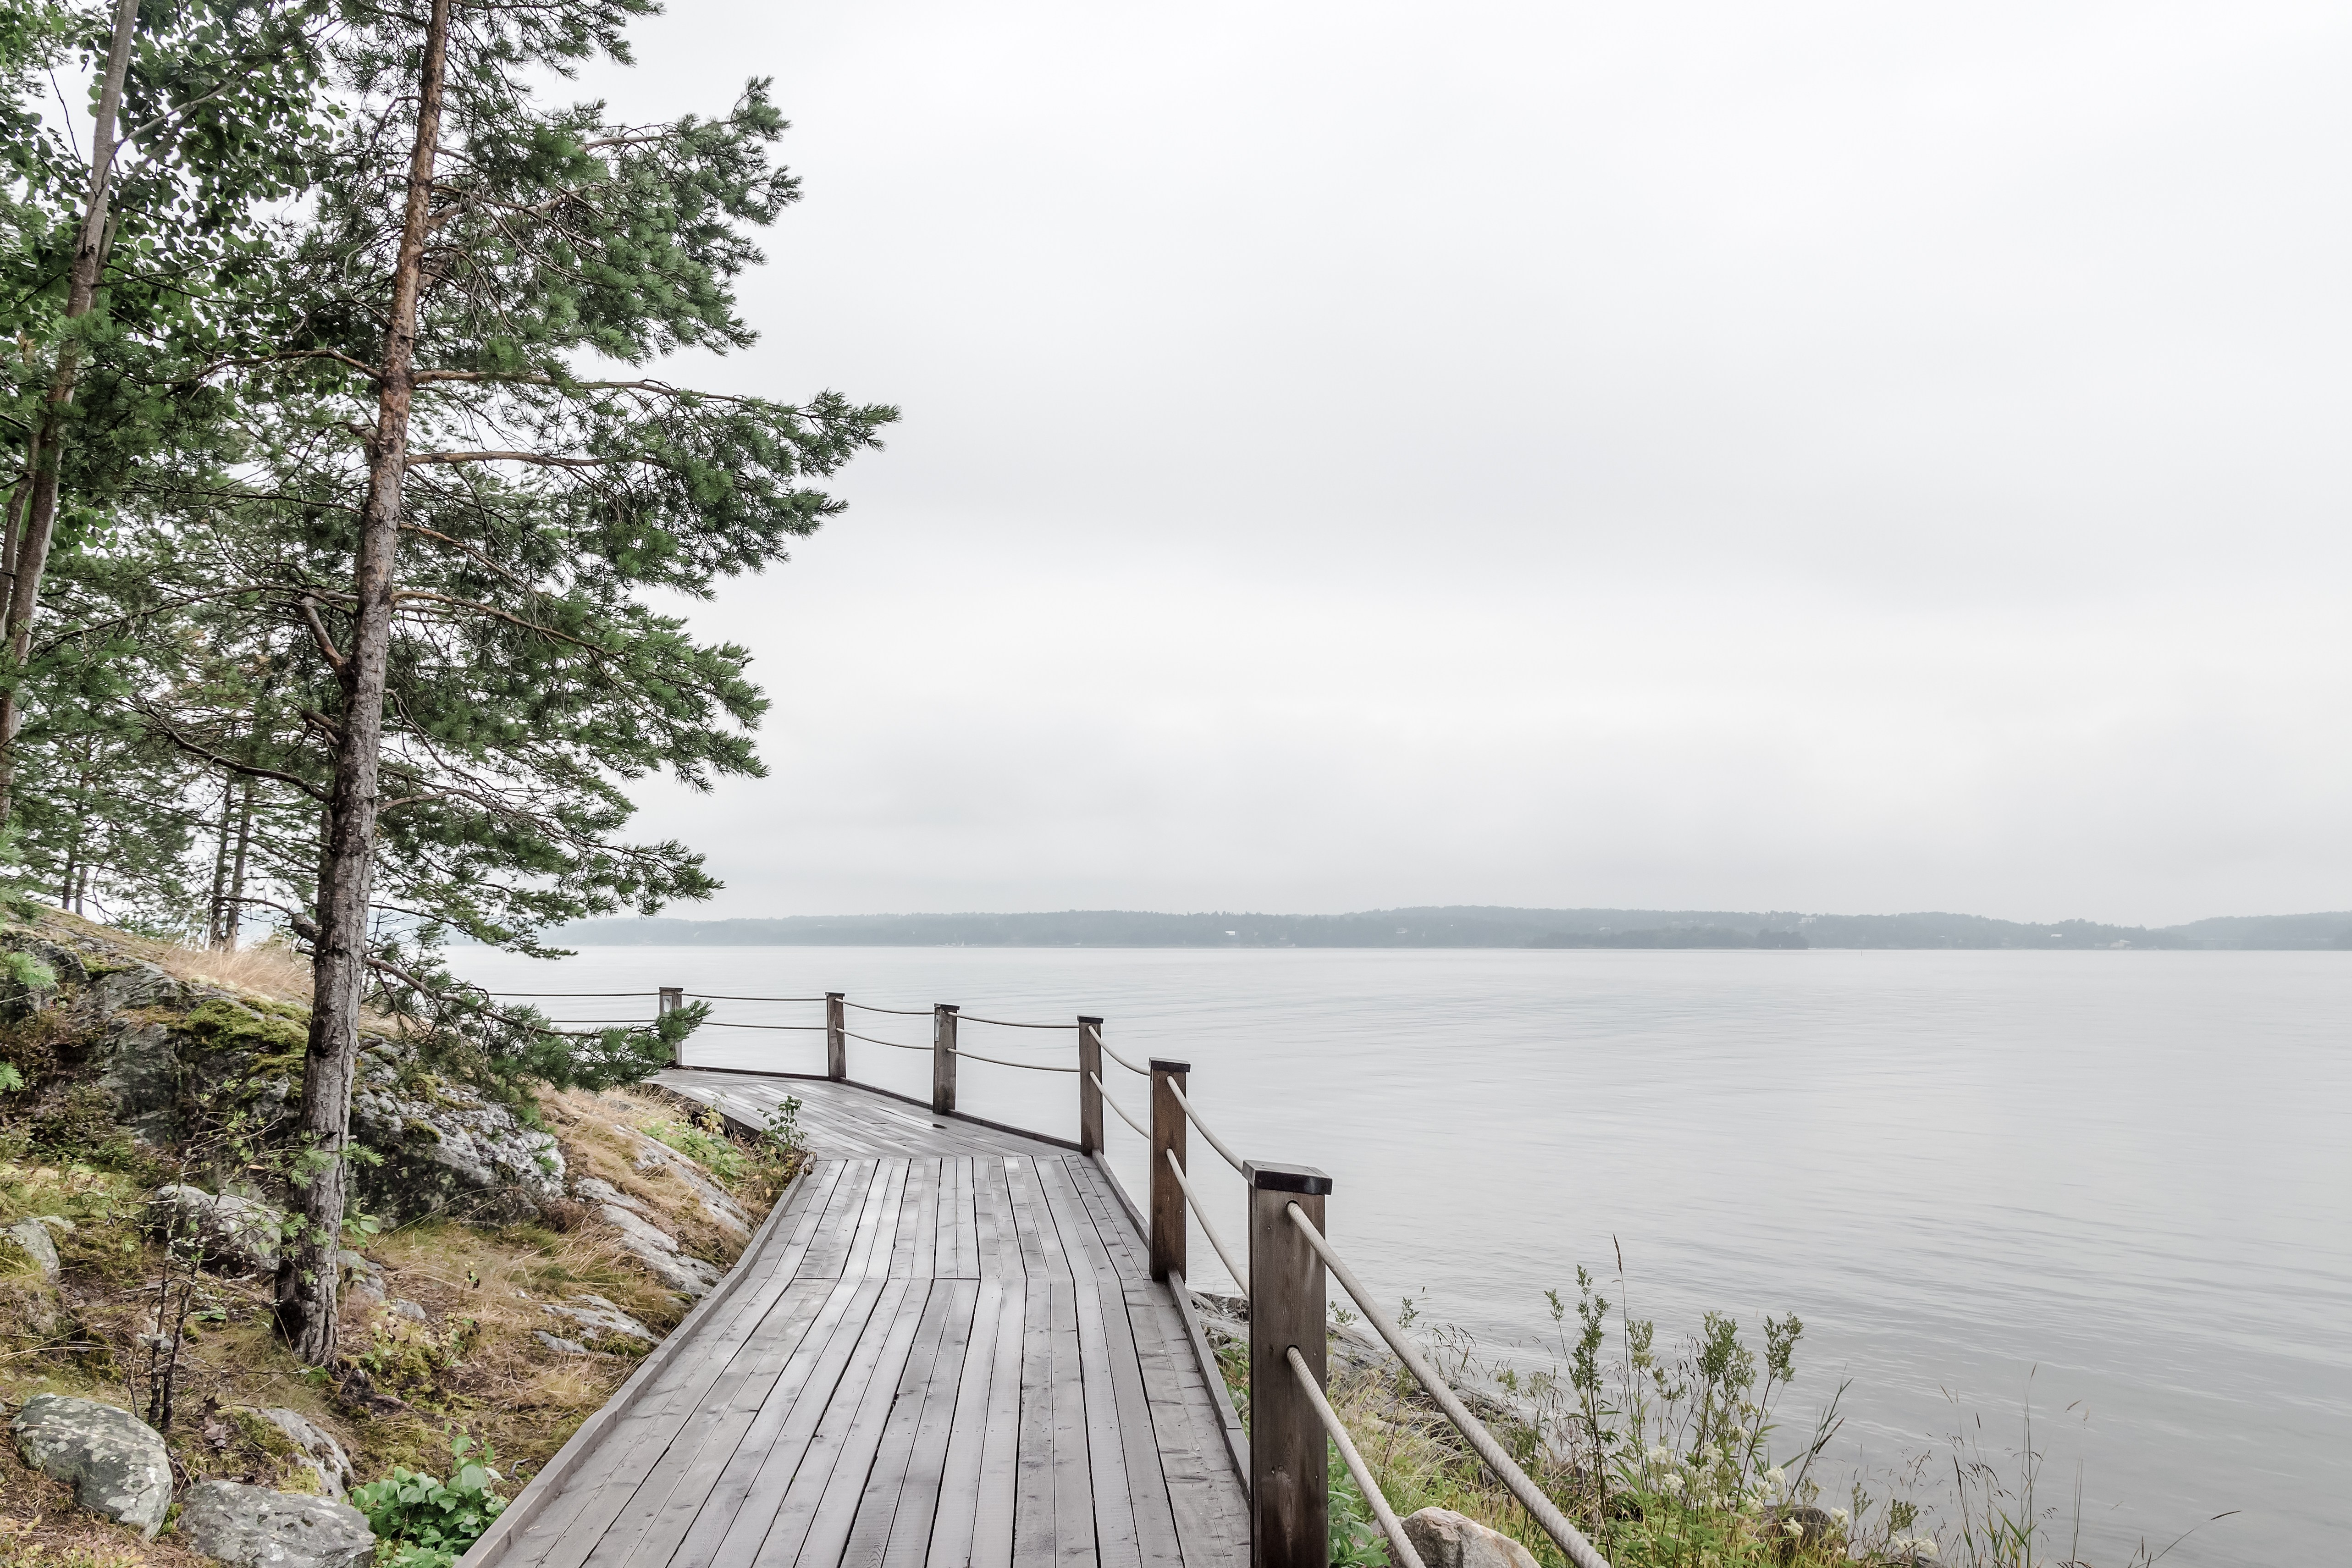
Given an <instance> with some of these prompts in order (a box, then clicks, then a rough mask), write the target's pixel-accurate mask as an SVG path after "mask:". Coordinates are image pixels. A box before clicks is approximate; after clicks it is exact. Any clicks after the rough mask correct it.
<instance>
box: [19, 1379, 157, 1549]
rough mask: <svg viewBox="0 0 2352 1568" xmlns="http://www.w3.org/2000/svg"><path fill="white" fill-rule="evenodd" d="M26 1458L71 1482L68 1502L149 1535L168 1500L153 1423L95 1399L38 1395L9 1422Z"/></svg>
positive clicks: (45, 1471) (47, 1473)
mask: <svg viewBox="0 0 2352 1568" xmlns="http://www.w3.org/2000/svg"><path fill="white" fill-rule="evenodd" d="M8 1429H9V1430H10V1431H11V1432H12V1433H14V1434H15V1435H16V1451H17V1452H18V1453H20V1454H22V1455H24V1457H25V1463H26V1464H28V1465H30V1466H32V1467H33V1468H35V1469H37V1470H38V1471H40V1472H41V1473H42V1474H43V1475H45V1476H47V1477H48V1478H49V1479H51V1480H56V1481H63V1482H65V1483H66V1484H67V1485H68V1486H70V1487H72V1488H73V1489H74V1501H75V1502H77V1503H79V1504H80V1505H81V1506H82V1507H83V1508H86V1509H88V1510H89V1511H90V1512H92V1513H94V1514H97V1515H98V1516H99V1517H100V1518H101V1519H110V1520H112V1521H115V1522H116V1523H118V1524H127V1525H130V1526H131V1528H133V1529H134V1530H137V1531H140V1532H141V1533H142V1534H143V1535H145V1536H146V1537H147V1539H149V1540H150V1541H152V1540H153V1539H154V1538H155V1532H156V1531H159V1530H161V1529H163V1515H164V1513H165V1511H166V1510H169V1509H170V1508H171V1506H172V1460H171V1456H170V1455H168V1454H166V1453H165V1452H164V1450H163V1438H162V1437H161V1436H158V1435H157V1434H156V1431H155V1429H154V1428H153V1427H152V1426H148V1425H147V1424H146V1423H145V1422H143V1421H142V1420H140V1419H139V1418H138V1417H136V1416H134V1415H131V1412H129V1411H127V1410H118V1409H116V1408H115V1407H114V1406H113V1405H100V1403H99V1402H98V1401H96V1400H94V1399H70V1398H68V1397H67V1396H65V1395H63V1394H35V1395H33V1397H32V1398H30V1399H28V1400H26V1401H25V1408H24V1409H22V1410H20V1411H18V1412H17V1413H16V1419H15V1420H14V1421H12V1422H10V1423H9V1424H8Z"/></svg>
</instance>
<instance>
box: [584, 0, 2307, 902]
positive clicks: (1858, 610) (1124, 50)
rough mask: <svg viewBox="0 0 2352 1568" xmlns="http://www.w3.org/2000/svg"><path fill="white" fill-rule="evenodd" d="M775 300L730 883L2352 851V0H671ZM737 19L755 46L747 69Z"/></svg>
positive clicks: (2182, 890) (746, 617)
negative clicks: (790, 528)
mask: <svg viewBox="0 0 2352 1568" xmlns="http://www.w3.org/2000/svg"><path fill="white" fill-rule="evenodd" d="M632 33H633V37H634V38H635V47H636V49H637V54H638V58H639V59H640V61H641V64H640V65H639V66H638V67H636V68H634V69H619V68H597V69H593V70H591V71H588V72H586V73H584V76H583V82H582V84H581V85H582V90H583V91H585V92H592V93H596V94H602V95H605V96H608V97H610V98H611V99H612V100H613V102H614V106H615V110H616V111H617V112H620V113H622V114H624V115H627V116H643V115H653V114H671V113H679V112H685V111H688V110H697V111H702V112H709V111H710V110H716V109H719V108H723V107H724V104H725V102H726V100H727V99H728V98H729V96H730V95H731V93H732V92H733V90H734V88H735V85H736V84H735V81H734V80H733V78H737V77H740V76H742V75H748V74H751V73H753V72H760V73H763V74H764V73H773V74H774V75H775V76H776V78H777V82H776V88H775V96H776V100H777V102H778V103H779V104H780V105H781V106H782V109H783V110H784V111H785V112H786V113H787V114H788V115H790V116H791V118H792V119H793V121H794V129H793V131H792V132H790V133H789V134H788V135H787V136H786V137H785V139H784V141H783V143H782V155H783V157H784V158H785V159H786V160H787V161H789V162H790V163H792V164H793V167H794V168H795V170H796V171H797V172H798V173H799V174H801V176H802V177H803V180H804V182H805V191H806V195H805V199H804V200H803V203H802V204H801V205H799V206H797V207H796V208H794V209H793V210H792V211H791V212H789V213H788V214H786V216H784V218H783V219H782V222H781V223H780V224H779V225H778V226H776V228H775V229H774V230H773V232H772V234H771V235H770V236H769V237H767V239H766V242H765V243H766V247H767V249H768V252H769V254H770V256H771V258H772V261H771V264H770V265H769V266H768V267H766V268H763V269H761V270H759V271H757V272H755V273H754V274H752V275H751V276H749V277H747V279H746V280H745V290H744V300H745V308H746V313H747V315H748V316H749V318H750V319H751V321H752V322H753V324H754V325H756V326H758V327H759V328H761V330H762V331H763V332H764V333H765V334H766V335H765V338H764V341H763V342H761V345H760V346H759V347H758V348H756V349H755V350H753V351H751V352H750V353H744V354H740V355H737V356H734V357H732V358H730V359H726V360H722V361H719V362H716V363H710V364H708V365H703V364H695V363H688V364H686V365H680V366H677V367H675V368H674V369H667V370H665V371H664V372H663V374H666V375H675V376H676V377H677V379H680V380H698V381H702V382H707V383H709V384H712V385H714V386H717V387H719V388H722V389H723V388H743V389H756V390H761V391H767V392H775V393H779V394H783V395H793V396H798V395H804V394H806V393H808V392H810V391H813V390H814V389H815V388H817V387H820V386H828V385H829V386H835V387H838V388H840V389H841V390H843V391H844V392H845V393H847V394H849V395H852V396H855V397H858V398H880V399H887V400H891V401H895V402H897V403H898V404H900V405H903V407H904V409H905V420H904V423H903V424H902V425H900V426H898V427H897V428H896V429H895V431H894V432H893V434H892V437H891V446H890V449H889V450H887V451H886V452H883V453H879V454H875V455H873V456H871V457H868V458H860V459H859V460H858V462H857V463H856V464H855V465H853V466H852V468H850V470H849V471H848V473H847V474H846V476H845V479H844V482H843V483H842V485H841V487H840V489H841V492H842V493H843V494H844V495H845V497H846V498H847V499H848V500H850V501H851V503H852V506H851V510H849V511H848V513H847V514H846V515H845V516H844V517H841V518H839V519H836V520H835V521H831V522H829V523H828V524H827V525H826V527H825V529H824V531H823V532H822V533H821V534H820V535H819V536H817V537H816V538H815V539H814V540H812V541H810V542H808V543H807V544H806V545H805V546H803V547H802V548H801V549H799V550H798V552H796V553H797V559H796V560H795V562H794V563H793V564H792V565H790V566H789V567H786V568H784V569H783V570H782V571H780V572H778V573H776V574H772V575H771V576H769V577H767V578H764V579H761V580H758V581H753V582H749V583H744V584H737V585H735V586H733V587H730V588H729V589H728V590H726V591H725V592H724V593H723V594H722V595H720V597H719V600H718V601H717V602H716V603H715V604H713V605H703V606H696V607H695V608H694V609H693V611H692V613H693V615H694V616H695V618H696V622H697V625H698V626H700V627H702V628H703V629H705V630H706V631H708V632H709V633H711V634H713V635H718V636H723V637H731V638H734V639H736V640H739V641H740V642H742V643H744V644H745V645H747V646H748V647H751V649H752V650H753V651H754V653H755V654H756V655H757V656H758V662H757V664H756V665H755V666H754V668H753V674H754V675H755V676H756V677H757V678H759V679H761V681H762V682H763V683H764V684H765V685H766V686H767V687H768V689H769V690H770V692H771V693H772V696H773V697H774V699H775V707H774V710H773V711H772V713H771V715H770V716H769V719H768V721H767V723H766V725H765V728H764V731H763V735H762V741H761V744H762V748H763V751H764V753H765V755H766V756H767V758H768V759H769V762H770V763H771V765H772V769H773V776H772V777H771V778H770V779H768V780H766V781H763V782H756V783H755V782H749V781H743V782H736V783H730V784H727V785H725V786H723V787H722V788H721V789H720V790H719V792H718V793H717V794H716V795H712V796H709V797H708V798H702V797H694V796H691V795H687V794H685V793H684V792H681V791H679V790H677V789H676V788H675V787H673V786H670V785H667V784H645V785H643V786H641V787H639V788H638V790H637V792H636V793H637V795H638V797H639V798H640V799H641V800H642V801H643V802H644V803H645V805H646V812H645V816H644V817H643V819H642V821H641V825H640V826H641V827H642V829H643V831H644V832H645V834H646V837H670V836H673V835H674V836H676V837H680V838H683V839H685V840H687V841H688V842H689V843H692V844H694V845H696V846H698V847H701V848H703V849H705V850H707V851H708V852H709V855H710V862H711V869H712V870H713V871H714V872H715V873H716V874H717V875H718V876H719V877H720V878H721V879H724V880H725V881H726V882H727V883H728V884H729V887H728V890H727V891H726V892H724V893H722V894H721V895H720V896H719V900H716V901H715V902H714V903H713V904H711V905H709V906H708V907H707V908H706V909H703V910H692V911H679V912H680V913H690V914H694V915H697V916H701V915H709V916H711V917H727V916H734V915H751V914H766V913H770V912H779V913H796V912H810V911H817V910H841V909H856V910H908V909H955V910H991V909H999V910H1001V909H1067V908H1101V907H1106V906H1109V905H1114V904H1117V905H1140V906H1144V907H1147V908H1150V907H1177V908H1192V909H1201V908H1203V907H1205V906H1209V905H1213V904H1228V905H1234V906H1240V907H1248V908H1256V909H1317V910H1361V909H1365V908H1370V907H1373V906H1376V905H1379V904H1381V903H1383V902H1390V901H1402V903H1404V904H1406V905H1409V906H1412V905H1420V906H1426V905H1440V904H1449V903H1459V902H1462V901H1464V900H1465V898H1468V897H1474V896H1475V897H1477V898H1481V899H1490V900H1499V901H1502V902H1506V903H1511V904H1517V905H1521V906H1539V905H1543V904H1546V903H1550V902H1554V901H1556V900H1559V893H1558V891H1557V889H1560V888H1563V887H1572V888H1574V889H1578V891H1577V894H1576V900H1577V901H1580V902H1585V903H1590V904H1597V905H1611V906H1632V905H1636V904H1646V905H1659V906H1664V907H1677V906H1680V907H1694V908H1696V907H1714V908H1725V909H1749V908H1759V907H1764V906H1767V905H1768V904H1780V905H1782V906H1787V907H1800V908H1808V909H1819V910H1835V909H1884V910H1974V909H2011V910H2041V911H2047V912H2051V913H2061V914H2063V916H2068V917H2080V918H2084V919H2091V920H2097V921H2108V922H2113V923H2126V924H2154V925H2163V924H2170V923H2178V922H2180V921H2188V920H2192V919H2199V918H2205V917H2208V916H2210V915H2211V914H2212V913H2213V912H2214V911H2216V910H2326V909H2330V908H2333V907H2336V906H2340V905H2343V904H2345V903H2347V902H2352V890H2347V867H2352V817H2347V814H2346V813H2345V812H2344V811H2343V810H2342V805H2341V803H2342V802H2343V801H2344V800H2345V799H2346V798H2347V795H2352V735H2347V733H2346V732H2345V731H2344V729H2343V727H2342V726H2341V725H2340V724H2336V723H2334V722H2332V721H2330V720H2329V717H2328V716H2329V715H2332V714H2340V713H2342V712H2344V711H2345V710H2347V707H2352V660H2347V658H2346V656H2345V651H2344V647H2343V638H2342V626H2343V625H2344V615H2345V604H2344V597H2345V595H2344V584H2345V582H2346V580H2347V574H2352V531H2347V530H2346V529H2345V528H2344V527H2343V526H2342V519H2343V518H2344V517H2345V516H2346V515H2347V511H2348V510H2352V464H2347V463H2346V462H2345V461H2344V460H2343V455H2344V450H2345V446H2346V439H2347V438H2346V436H2345V434H2344V433H2345V431H2346V430H2347V428H2352V383H2347V380H2346V378H2345V377H2344V376H2343V375H2342V374H2341V370H2340V367H2341V366H2342V365H2343V364H2344V363H2346V362H2347V358H2352V353H2347V351H2352V295H2347V293H2346V291H2345V290H2344V289H2342V288H2341V285H2340V279H2341V278H2342V277H2343V276H2344V275H2345V274H2346V272H2347V263H2352V194H2347V191H2346V189H2345V186H2344V182H2343V181H2342V180H2341V178H2340V177H2339V174H2340V171H2339V170H2338V168H2337V166H2336V165H2337V164H2338V163H2340V156H2339V154H2338V153H2337V152H2336V149H2338V148H2340V147H2342V146H2344V145H2345V144H2346V143H2347V140H2352V98H2347V95H2345V94H2343V93H2342V92H2341V91H2340V90H2338V89H2337V88H2336V83H2338V82H2340V81H2341V80H2342V79H2343V77H2344V75H2345V72H2346V69H2347V66H2352V12H2347V11H2345V10H2344V9H2343V8H2342V7H2328V6H2320V5H2302V4H2254V5H2243V6H2232V7H2228V8H2210V7H2195V6H2179V5H2158V6H2153V7H2147V6H2141V7H2128V8H2125V7H2116V6H2112V5H2091V4H2071V5H2070V4H2061V5H2016V4H2008V5H1972V6H1965V7H1963V6H1957V5H1947V6H1942V7H1925V8H1919V7H1914V8H1910V9H1904V10H1888V9H1886V8H1885V7H1872V6H1864V5H1856V4H1851V3H1845V4H1828V3H1815V4H1800V5H1791V6H1784V7H1778V8H1774V9H1772V10H1769V11H1759V10H1756V9H1754V8H1752V7H1741V6H1737V5H1727V4H1722V3H1720V0H1711V3H1680V4H1670V5H1661V6H1653V7H1643V8H1639V9H1634V10H1627V9H1624V8H1622V7H1618V8H1612V7H1605V6H1598V5H1566V6H1547V5H1533V4H1531V3H1528V0H1499V3H1495V4H1483V5H1467V6H1461V7H1448V8H1444V9H1433V8H1428V7H1418V6H1409V5H1381V4H1372V5H1345V6H1342V5H1334V4H1330V3H1328V0H1302V3H1301V4H1298V5H1292V6H1288V7H1283V8H1278V9H1274V10H1269V9H1267V8H1265V7H1263V6H1253V5H1236V4H1231V3H1212V4H1208V5H1201V6H1194V7H1189V8H1186V9H1184V10H1182V11H1177V12H1155V11H1103V10H1101V9H1100V8H1088V7H1083V6H1076V5H1067V4H1060V3H1053V0H1018V3H1016V4H1014V5H1010V6H1004V7H997V8H992V9H990V10H988V11H985V12H981V11H972V10H969V9H966V8H960V7H956V6H951V5H941V4H938V3H936V0H898V3H886V4H881V5H844V4H839V3H828V0H820V3H814V4H808V5H795V6H792V7H785V8H770V9H765V10H746V9H745V8H743V7H740V6H737V5H727V4H723V3H720V0H682V3H680V4H677V5H674V6H672V8H671V9H670V11H669V13H668V14H667V15H666V16H659V17H655V18H649V19H646V21H644V22H643V23H641V24H639V25H638V26H635V27H634V28H633V30H632ZM714 62H724V73H721V72H717V71H714V69H713V65H714Z"/></svg>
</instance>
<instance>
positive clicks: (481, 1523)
mask: <svg viewBox="0 0 2352 1568" xmlns="http://www.w3.org/2000/svg"><path fill="white" fill-rule="evenodd" d="M449 1458H450V1460H451V1465H452V1468H451V1471H450V1475H449V1479H447V1480H446V1481H444V1480H442V1479H439V1478H438V1477H436V1476H430V1475H426V1474H425V1472H423V1471H421V1470H412V1469H408V1468H405V1467H404V1466H398V1465H395V1466H394V1467H393V1471H392V1474H391V1475H390V1476H388V1477H386V1478H385V1479H383V1480H380V1481H370V1482H368V1483H367V1484H366V1485H364V1486H359V1487H354V1488H352V1507H353V1508H356V1509H358V1510H360V1512H362V1513H363V1514H365V1515H366V1516H367V1521H368V1528H369V1529H370V1530H373V1531H375V1534H376V1541H377V1542H378V1545H377V1547H376V1562H377V1563H378V1565H379V1568H449V1565H450V1564H452V1563H456V1562H457V1559H458V1558H459V1557H460V1556H462V1555H464V1553H465V1552H466V1549H467V1547H470V1546H471V1545H473V1544H474V1542H477V1541H479V1540H480V1539H481V1538H482V1536H483V1535H484V1534H485V1533H486V1532H487V1531H488V1530H489V1528H490V1524H491V1521H494V1520H496V1519H497V1518H498V1517H499V1514H501V1513H503V1512H505V1511H506V1506H507V1500H506V1499H504V1498H502V1497H500V1496H499V1494H498V1492H497V1491H496V1489H495V1486H496V1483H497V1482H498V1481H499V1479H500V1478H499V1472H498V1469H497V1465H498V1455H497V1453H496V1452H495V1451H494V1450H493V1449H492V1448H491V1447H490V1446H489V1445H488V1444H487V1443H485V1444H483V1445H482V1446H481V1447H480V1450H479V1452H476V1449H475V1444H474V1439H473V1438H471V1437H470V1436H467V1435H466V1434H465V1433H463V1432H453V1433H452V1434H451V1435H450V1440H449Z"/></svg>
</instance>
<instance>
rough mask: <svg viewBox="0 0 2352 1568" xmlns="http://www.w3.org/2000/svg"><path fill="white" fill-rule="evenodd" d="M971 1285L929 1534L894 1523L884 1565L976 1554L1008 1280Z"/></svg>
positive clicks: (901, 1567) (966, 1558) (895, 1567)
mask: <svg viewBox="0 0 2352 1568" xmlns="http://www.w3.org/2000/svg"><path fill="white" fill-rule="evenodd" d="M972 1287H973V1296H972V1311H971V1324H970V1325H969V1327H968V1329H967V1331H966V1334H965V1340H964V1352H963V1369H962V1373H961V1377H960V1379H959V1381H958V1383H957V1384H956V1396H955V1410H954V1413H953V1415H951V1416H950V1420H949V1423H948V1427H947V1436H946V1441H945V1443H944V1444H943V1445H942V1447H941V1448H940V1462H939V1479H938V1483H937V1486H936V1489H935V1490H936V1493H937V1496H936V1499H935V1502H936V1507H935V1508H934V1509H933V1510H932V1513H931V1529H930V1535H929V1539H928V1540H923V1541H918V1540H915V1539H914V1537H913V1533H912V1531H911V1529H910V1528H909V1527H908V1525H907V1524H905V1523H904V1522H901V1523H899V1524H894V1525H893V1526H892V1527H891V1531H890V1549H889V1552H888V1554H887V1558H886V1560H885V1565H884V1568H917V1565H918V1564H920V1563H924V1562H925V1561H926V1560H929V1561H932V1562H938V1563H955V1564H959V1565H961V1564H962V1563H968V1562H970V1561H971V1557H972V1538H973V1530H974V1526H975V1525H976V1524H977V1523H978V1521H979V1515H980V1467H981V1454H982V1447H983V1444H984V1442H985V1439H986V1438H987V1436H988V1384H989V1376H990V1374H991V1373H992V1372H993V1371H994V1369H995V1365H996V1340H997V1322H998V1320H999V1319H1000V1318H1001V1317H1002V1316H1003V1310H1004V1282H1003V1280H1002V1279H976V1280H973V1281H972Z"/></svg>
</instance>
